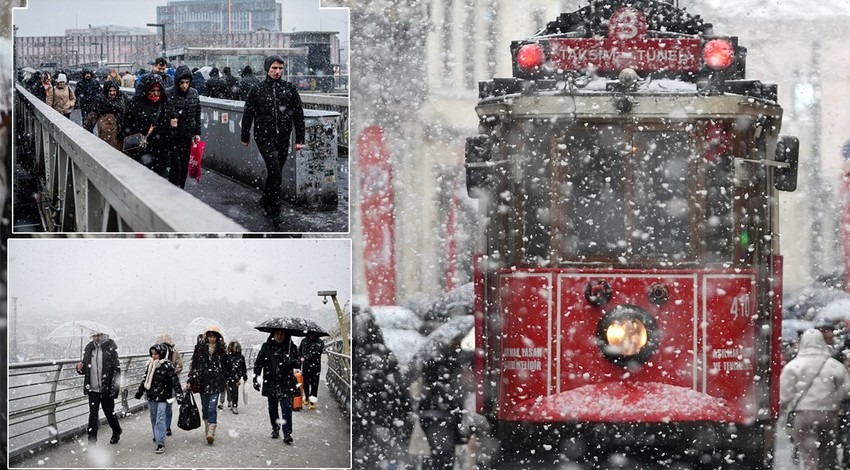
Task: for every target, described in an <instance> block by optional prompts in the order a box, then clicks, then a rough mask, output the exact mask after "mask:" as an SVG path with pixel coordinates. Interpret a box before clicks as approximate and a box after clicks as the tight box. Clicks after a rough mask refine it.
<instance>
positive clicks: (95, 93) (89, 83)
mask: <svg viewBox="0 0 850 470" xmlns="http://www.w3.org/2000/svg"><path fill="white" fill-rule="evenodd" d="M85 74H86V71H83V76H85ZM101 90H102V88H101V86H100V84H99V83H97V81H95V80H94V79H93V78H90V79H88V80H86V79H82V80H80V81H79V82H77V86H76V88H74V93H76V95H77V99H78V101H77V102H78V103H79V104H80V110H81V111H82V112H83V116H85V115H86V114H88V113H89V112H90V111H91V110H92V108H94V105H95V102H96V101H97V99H98V97H99V96H100V94H101Z"/></svg>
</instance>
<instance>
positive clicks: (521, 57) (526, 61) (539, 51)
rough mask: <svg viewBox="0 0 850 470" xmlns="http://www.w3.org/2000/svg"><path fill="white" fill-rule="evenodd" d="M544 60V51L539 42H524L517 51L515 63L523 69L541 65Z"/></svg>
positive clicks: (531, 68)
mask: <svg viewBox="0 0 850 470" xmlns="http://www.w3.org/2000/svg"><path fill="white" fill-rule="evenodd" d="M545 62H546V53H545V52H544V51H543V46H541V45H540V44H526V45H524V46H522V47H520V48H519V51H517V54H516V63H517V65H518V66H519V68H520V69H522V70H524V71H529V70H533V69H535V68H537V67H542V66H543V64H544V63H545Z"/></svg>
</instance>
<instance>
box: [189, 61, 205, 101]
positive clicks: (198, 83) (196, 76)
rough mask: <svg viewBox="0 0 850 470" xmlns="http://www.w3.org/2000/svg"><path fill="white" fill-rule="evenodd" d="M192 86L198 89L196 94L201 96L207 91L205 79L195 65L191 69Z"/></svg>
mask: <svg viewBox="0 0 850 470" xmlns="http://www.w3.org/2000/svg"><path fill="white" fill-rule="evenodd" d="M192 88H194V89H196V90H198V94H199V95H201V96H206V95H205V93H206V91H207V79H206V78H205V77H204V74H202V73H201V71H200V70H199V69H198V67H195V68H193V69H192Z"/></svg>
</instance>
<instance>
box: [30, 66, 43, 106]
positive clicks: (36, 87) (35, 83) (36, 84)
mask: <svg viewBox="0 0 850 470" xmlns="http://www.w3.org/2000/svg"><path fill="white" fill-rule="evenodd" d="M41 80H42V75H41V72H39V71H38V70H36V72H35V73H34V74H33V75H32V77H30V79H29V82H27V91H28V92H30V93H32V94H33V95H34V96H35V97H36V98H38V99H40V100H41V101H47V90H46V89H45V88H44V85H43V84H42V82H41Z"/></svg>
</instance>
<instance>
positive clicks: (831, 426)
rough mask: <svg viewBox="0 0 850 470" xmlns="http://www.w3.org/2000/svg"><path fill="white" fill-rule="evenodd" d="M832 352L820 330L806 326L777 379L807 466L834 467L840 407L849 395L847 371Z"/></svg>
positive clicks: (814, 469) (782, 405)
mask: <svg viewBox="0 0 850 470" xmlns="http://www.w3.org/2000/svg"><path fill="white" fill-rule="evenodd" d="M831 354H832V353H831V351H830V349H829V347H828V346H827V344H826V341H825V340H824V337H823V334H822V333H821V332H820V331H818V330H815V329H810V330H806V331H805V332H804V333H803V335H802V336H801V337H800V351H799V352H798V353H797V357H795V358H794V359H792V360H791V361H789V362H788V363H787V364H785V367H783V368H782V373H781V375H780V379H779V404H780V408H781V409H782V410H784V411H787V412H788V413H789V424H790V426H791V428H792V429H791V433H792V436H793V438H794V442H795V443H796V444H797V446H798V450H799V454H800V459H801V460H802V463H803V468H805V469H806V470H828V469H829V470H831V469H834V468H836V463H837V462H836V460H837V453H836V445H835V444H836V441H837V437H838V426H839V407H840V405H841V401H842V400H844V399H846V398H848V397H850V373H848V371H847V369H846V368H845V367H844V365H843V364H842V363H841V362H839V361H837V360H835V359H834V358H832V357H831ZM792 416H793V418H792Z"/></svg>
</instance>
